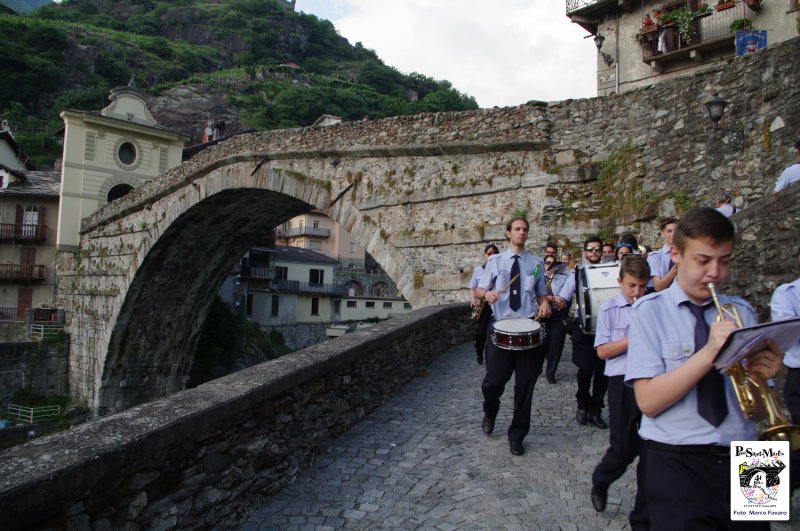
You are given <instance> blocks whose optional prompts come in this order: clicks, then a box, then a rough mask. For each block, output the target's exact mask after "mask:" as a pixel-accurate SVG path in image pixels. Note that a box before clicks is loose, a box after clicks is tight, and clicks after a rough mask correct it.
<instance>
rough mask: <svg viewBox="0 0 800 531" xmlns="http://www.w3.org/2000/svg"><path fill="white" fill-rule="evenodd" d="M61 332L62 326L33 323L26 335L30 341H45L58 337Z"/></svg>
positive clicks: (62, 330)
mask: <svg viewBox="0 0 800 531" xmlns="http://www.w3.org/2000/svg"><path fill="white" fill-rule="evenodd" d="M63 332H64V325H63V324H45V323H33V324H31V330H30V333H29V334H28V335H29V336H30V338H31V339H35V340H37V341H42V340H45V339H53V338H55V337H58V336H59V334H62V333H63Z"/></svg>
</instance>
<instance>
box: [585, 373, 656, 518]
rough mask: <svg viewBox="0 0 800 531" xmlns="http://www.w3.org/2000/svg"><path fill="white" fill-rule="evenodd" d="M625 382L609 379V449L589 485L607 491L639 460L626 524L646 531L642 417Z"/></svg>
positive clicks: (621, 378)
mask: <svg viewBox="0 0 800 531" xmlns="http://www.w3.org/2000/svg"><path fill="white" fill-rule="evenodd" d="M624 380H625V377H624V376H611V377H610V378H609V379H608V439H609V447H608V450H606V453H605V455H604V456H603V459H601V460H600V464H599V465H597V467H596V468H595V469H594V473H592V485H593V486H598V487H602V488H604V489H608V486H609V485H611V484H612V483H613V482H615V481H616V480H618V479H619V478H621V477H622V475H623V474H624V473H625V471H626V470H627V469H628V465H630V464H631V463H633V461H634V460H635V459H636V456H639V464H638V465H637V466H636V486H637V491H636V499H635V501H634V504H633V510H632V511H631V514H630V516H629V518H628V520H629V521H630V524H631V529H634V530H636V529H642V530H646V529H649V527H650V515H649V512H648V511H647V498H646V497H645V484H644V478H645V467H646V457H645V455H646V452H645V451H644V446H643V444H642V440H641V439H640V438H639V433H638V431H639V421H640V420H641V418H642V413H641V412H640V411H639V408H638V407H637V406H636V396H635V395H634V394H633V389H631V388H630V387H627V386H626V385H625V382H624Z"/></svg>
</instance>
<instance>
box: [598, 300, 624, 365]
mask: <svg viewBox="0 0 800 531" xmlns="http://www.w3.org/2000/svg"><path fill="white" fill-rule="evenodd" d="M630 324H631V305H630V304H628V301H626V300H625V297H623V296H622V293H620V294H619V295H617V296H616V297H614V298H613V299H611V300H610V301H606V302H605V303H604V304H603V305H602V306H600V315H598V316H597V331H596V332H595V336H594V348H595V349H597V347H599V346H600V345H605V344H606V343H611V342H612V341H617V340H620V339H623V338H625V337H626V336H627V335H628V327H629V326H630ZM627 353H628V351H627V350H626V351H624V352H621V353H620V354H618V355H616V356H614V357H613V358H608V359H606V369H605V375H606V376H622V375H624V374H625V365H626V360H627Z"/></svg>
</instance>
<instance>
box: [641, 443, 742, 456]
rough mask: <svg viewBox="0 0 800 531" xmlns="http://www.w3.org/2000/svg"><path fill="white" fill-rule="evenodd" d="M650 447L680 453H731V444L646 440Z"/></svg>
mask: <svg viewBox="0 0 800 531" xmlns="http://www.w3.org/2000/svg"><path fill="white" fill-rule="evenodd" d="M645 444H646V445H647V448H648V449H651V450H663V451H665V452H677V453H679V454H705V455H730V453H731V449H730V447H729V446H720V445H718V444H666V443H660V442H658V441H645Z"/></svg>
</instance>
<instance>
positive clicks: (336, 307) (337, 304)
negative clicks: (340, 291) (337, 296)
mask: <svg viewBox="0 0 800 531" xmlns="http://www.w3.org/2000/svg"><path fill="white" fill-rule="evenodd" d="M333 313H342V301H341V300H335V301H333Z"/></svg>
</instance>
